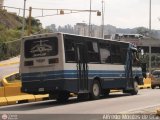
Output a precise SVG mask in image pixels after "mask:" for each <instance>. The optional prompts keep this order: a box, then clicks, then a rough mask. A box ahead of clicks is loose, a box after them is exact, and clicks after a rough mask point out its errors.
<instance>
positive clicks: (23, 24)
mask: <svg viewBox="0 0 160 120" xmlns="http://www.w3.org/2000/svg"><path fill="white" fill-rule="evenodd" d="M25 10H26V0H24V7H23V23H22V35H21V36H22V37H23V36H24V27H25Z"/></svg>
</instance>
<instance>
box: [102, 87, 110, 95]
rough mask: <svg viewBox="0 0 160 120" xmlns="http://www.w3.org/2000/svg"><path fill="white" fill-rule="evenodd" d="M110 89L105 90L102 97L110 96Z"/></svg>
mask: <svg viewBox="0 0 160 120" xmlns="http://www.w3.org/2000/svg"><path fill="white" fill-rule="evenodd" d="M110 91H111V90H110V89H104V90H103V91H102V95H103V96H104V97H107V96H108V95H109V93H110Z"/></svg>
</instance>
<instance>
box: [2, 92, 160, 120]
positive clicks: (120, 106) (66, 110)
mask: <svg viewBox="0 0 160 120" xmlns="http://www.w3.org/2000/svg"><path fill="white" fill-rule="evenodd" d="M159 96H160V89H154V90H152V89H142V90H140V91H139V94H138V95H134V96H131V95H129V94H122V93H121V92H117V93H111V94H110V96H109V97H107V98H101V99H99V100H93V101H83V102H80V101H78V100H77V99H76V98H71V99H70V100H69V101H68V102H67V103H65V104H60V103H57V102H56V101H54V100H48V101H42V102H33V103H25V104H18V105H11V106H3V107H0V114H21V115H24V114H25V115H26V114H27V115H28V116H26V118H27V119H31V118H28V117H30V116H32V117H33V116H34V115H35V117H38V118H37V119H39V118H43V117H44V116H45V115H47V116H45V117H46V120H49V118H52V117H54V118H56V120H58V118H59V119H62V118H63V117H64V118H66V119H67V120H70V119H69V118H70V117H73V116H74V117H76V118H82V117H84V118H83V119H93V118H94V119H95V118H96V119H100V118H102V115H104V114H127V113H131V112H133V111H136V110H141V109H143V110H144V109H147V108H150V107H154V106H160V100H159ZM30 114H32V115H30ZM37 114H38V115H37ZM48 114H49V115H48ZM77 114H78V115H77ZM41 115H43V116H41ZM54 115H56V116H54ZM83 115H84V116H83ZM85 115H86V116H85ZM40 116H41V117H40ZM49 116H50V117H49ZM86 117H87V118H86Z"/></svg>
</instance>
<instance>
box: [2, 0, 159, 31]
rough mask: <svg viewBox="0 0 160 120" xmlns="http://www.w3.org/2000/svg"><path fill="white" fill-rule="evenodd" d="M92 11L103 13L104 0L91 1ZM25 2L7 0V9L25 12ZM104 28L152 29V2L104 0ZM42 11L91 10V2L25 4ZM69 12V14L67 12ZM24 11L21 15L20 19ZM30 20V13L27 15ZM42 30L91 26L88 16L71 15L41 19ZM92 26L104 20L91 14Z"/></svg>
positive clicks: (155, 13) (155, 5) (155, 8)
mask: <svg viewBox="0 0 160 120" xmlns="http://www.w3.org/2000/svg"><path fill="white" fill-rule="evenodd" d="M91 1H92V2H91V3H92V4H91V6H92V10H99V11H102V0H91ZM23 3H24V0H4V5H5V6H10V7H18V8H23ZM104 3H105V5H104V9H105V11H104V24H105V25H107V24H110V25H113V26H116V27H117V28H134V27H140V26H143V27H146V28H148V27H149V0H104ZM29 7H32V8H43V9H77V10H89V9H90V0H26V8H27V9H28V8H29ZM8 11H10V12H17V13H18V10H15V9H8ZM56 12H57V11H50V12H49V11H44V12H43V14H44V15H49V14H56ZM64 12H68V11H64ZM22 14H23V11H21V12H20V15H22ZM41 15H42V11H40V10H33V11H32V16H33V17H35V16H41ZM26 16H28V11H26ZM158 18H160V0H152V17H151V19H152V29H156V30H160V21H159V20H158ZM38 19H40V21H41V23H42V25H43V27H45V26H48V25H51V24H56V26H59V25H60V26H64V25H66V24H71V25H75V24H76V23H86V24H89V12H82V13H72V14H65V15H54V16H50V17H41V18H38ZM91 24H95V25H101V24H102V16H97V15H96V13H95V12H92V17H91Z"/></svg>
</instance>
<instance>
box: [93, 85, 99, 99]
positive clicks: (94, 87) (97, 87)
mask: <svg viewBox="0 0 160 120" xmlns="http://www.w3.org/2000/svg"><path fill="white" fill-rule="evenodd" d="M93 94H94V95H95V96H98V95H99V85H98V84H94V85H93Z"/></svg>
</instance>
